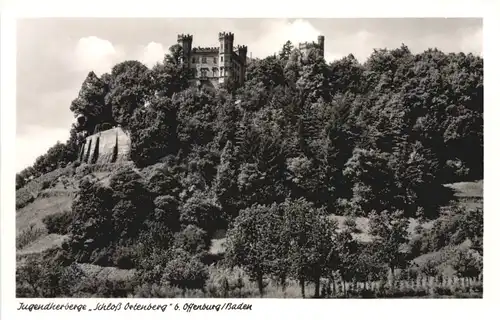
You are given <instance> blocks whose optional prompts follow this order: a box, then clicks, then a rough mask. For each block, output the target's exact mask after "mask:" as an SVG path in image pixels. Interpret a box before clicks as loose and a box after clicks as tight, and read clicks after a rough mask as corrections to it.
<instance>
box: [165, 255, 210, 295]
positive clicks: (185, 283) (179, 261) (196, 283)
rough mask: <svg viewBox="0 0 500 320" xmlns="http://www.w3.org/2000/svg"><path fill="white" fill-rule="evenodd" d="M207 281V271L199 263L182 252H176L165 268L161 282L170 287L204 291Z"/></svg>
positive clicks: (205, 267)
mask: <svg viewBox="0 0 500 320" xmlns="http://www.w3.org/2000/svg"><path fill="white" fill-rule="evenodd" d="M207 279H208V269H207V266H205V265H204V264H203V263H201V261H199V260H198V259H196V258H192V257H191V256H190V255H189V254H188V253H187V252H185V251H183V250H176V252H175V254H174V259H173V260H171V261H169V262H168V263H167V265H166V266H165V274H164V276H163V281H168V282H169V283H170V285H173V286H176V287H179V288H181V289H183V290H184V291H185V290H186V289H201V290H204V287H205V282H206V281H207Z"/></svg>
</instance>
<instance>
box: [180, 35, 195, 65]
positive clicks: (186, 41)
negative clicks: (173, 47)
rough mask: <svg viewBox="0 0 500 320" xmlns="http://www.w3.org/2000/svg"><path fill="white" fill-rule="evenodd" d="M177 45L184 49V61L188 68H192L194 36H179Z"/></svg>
mask: <svg viewBox="0 0 500 320" xmlns="http://www.w3.org/2000/svg"><path fill="white" fill-rule="evenodd" d="M177 43H178V44H179V45H180V46H181V47H182V52H183V56H182V61H183V63H184V64H186V65H187V67H188V68H190V67H191V49H192V47H193V36H192V35H190V34H179V35H178V36H177Z"/></svg>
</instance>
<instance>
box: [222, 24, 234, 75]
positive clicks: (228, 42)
mask: <svg viewBox="0 0 500 320" xmlns="http://www.w3.org/2000/svg"><path fill="white" fill-rule="evenodd" d="M219 42H220V50H219V70H220V77H219V83H221V82H225V80H226V79H229V78H231V76H232V71H233V70H232V60H231V59H232V53H233V42H234V34H233V33H231V32H227V33H226V32H219Z"/></svg>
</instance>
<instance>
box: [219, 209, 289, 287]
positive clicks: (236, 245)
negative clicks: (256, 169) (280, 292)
mask: <svg viewBox="0 0 500 320" xmlns="http://www.w3.org/2000/svg"><path fill="white" fill-rule="evenodd" d="M281 225H282V220H281V217H280V214H279V209H278V206H277V205H276V204H273V205H271V206H263V205H253V206H251V207H250V208H247V209H244V210H242V211H241V212H240V214H239V216H238V217H237V218H236V219H235V221H234V223H233V225H232V227H231V228H230V229H229V230H228V232H227V236H226V239H227V240H226V246H227V249H226V253H225V259H226V262H227V263H228V264H229V265H230V266H241V267H242V268H244V269H245V270H246V272H247V273H248V274H249V275H250V277H251V278H252V279H254V280H255V281H256V282H257V285H258V287H259V293H260V295H261V296H263V294H264V276H265V275H266V274H269V273H271V272H272V270H273V266H274V262H275V261H276V258H277V255H278V254H280V252H278V251H276V247H277V246H279V244H280V243H281V242H282V241H283V239H279V237H278V236H279V233H276V232H274V231H275V228H278V227H279V226H281ZM285 241H286V240H285ZM281 254H285V253H283V252H281Z"/></svg>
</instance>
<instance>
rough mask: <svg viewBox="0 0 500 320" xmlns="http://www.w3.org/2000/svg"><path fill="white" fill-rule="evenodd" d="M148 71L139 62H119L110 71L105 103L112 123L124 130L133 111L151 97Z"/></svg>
mask: <svg viewBox="0 0 500 320" xmlns="http://www.w3.org/2000/svg"><path fill="white" fill-rule="evenodd" d="M151 83H152V77H151V73H150V71H149V69H148V68H147V67H146V66H145V65H143V64H142V63H140V62H139V61H134V60H129V61H124V62H121V63H119V64H117V65H115V66H114V67H113V69H112V70H111V83H110V91H109V93H108V95H107V96H106V100H105V102H106V103H107V104H110V105H111V110H112V115H113V119H114V121H116V123H118V124H120V125H121V126H122V127H124V128H128V127H129V121H130V118H131V117H132V115H133V113H134V111H135V110H136V109H138V108H141V107H143V106H144V104H145V103H146V101H147V100H148V99H149V98H150V97H151V96H152V95H153V90H152V86H151Z"/></svg>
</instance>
